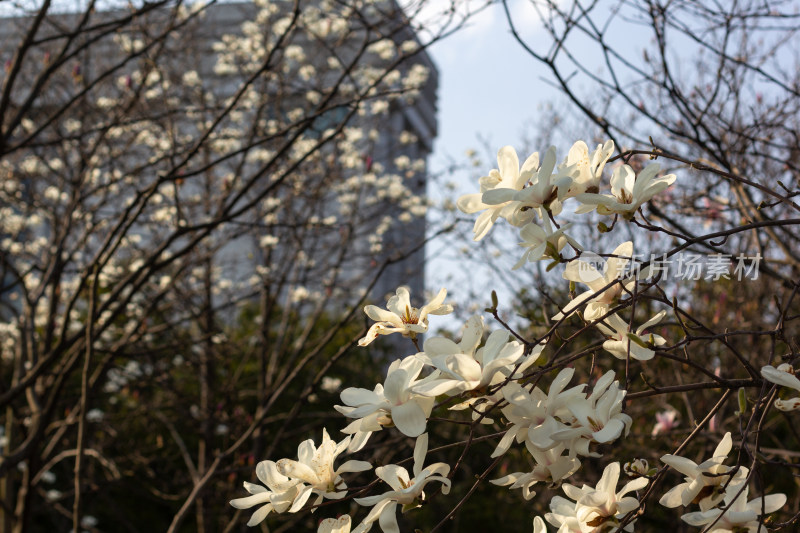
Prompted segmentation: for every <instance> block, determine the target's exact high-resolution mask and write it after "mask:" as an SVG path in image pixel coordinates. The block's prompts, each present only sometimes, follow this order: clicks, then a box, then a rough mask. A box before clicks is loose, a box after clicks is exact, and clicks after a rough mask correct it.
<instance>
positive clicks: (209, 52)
mask: <svg viewBox="0 0 800 533" xmlns="http://www.w3.org/2000/svg"><path fill="white" fill-rule="evenodd" d="M321 3H322V0H311V1H309V2H303V6H304V7H302V9H308V8H314V6H315V5H319V4H321ZM385 3H386V4H389V5H391V6H393V13H394V15H392V17H393V18H394V19H396V20H392V19H391V18H390V19H384V20H385V21H388V23H390V25H391V26H392V29H391V30H390V31H387V32H386V33H387V34H388V35H389V36H390V38H391V39H392V40H393V41H394V42H395V43H396V44H397V45H398V47H399V46H400V44H401V43H403V42H407V41H409V40H414V41H416V35H415V34H414V31H413V29H412V28H411V27H409V25H408V23H407V21H405V20H404V19H405V16H404V14H403V12H402V10H401V8H400V7H399V6H398V5H397V4H396V2H394V0H389V1H388V2H385ZM111 5H113V3H112V4H111ZM274 5H276V6H279V7H278V8H279V9H285V10H289V9H291V8H292V7H293V5H294V4H293V3H291V2H275V4H274ZM337 5H338V4H337ZM159 9H162V8H159ZM163 9H166V8H163ZM258 10H259V7H258V6H257V5H256V4H254V3H250V2H244V3H240V2H231V3H217V4H213V5H210V6H208V7H207V8H206V9H205V13H204V15H203V16H202V17H198V18H197V19H196V21H194V22H193V23H192V24H191V26H187V31H191V32H192V34H191V37H190V38H191V39H192V40H191V41H188V40H187V42H191V44H192V47H193V48H194V50H193V51H192V52H191V53H190V54H189V55H186V56H184V57H172V58H170V57H166V58H165V59H164V61H167V62H171V63H170V68H172V69H176V70H178V71H180V69H181V68H182V69H183V71H184V72H185V71H189V70H196V71H197V72H198V73H199V74H200V77H201V78H202V79H203V85H204V88H208V87H213V92H214V93H215V96H216V97H217V101H218V102H225V101H226V99H227V98H229V97H230V96H232V95H233V93H234V92H235V91H236V90H237V88H238V83H237V82H238V81H240V79H238V80H234V79H231V77H230V76H226V75H225V74H220V73H218V72H217V71H215V52H214V44H215V43H218V42H220V41H221V40H222V39H223V36H226V35H237V34H239V35H240V34H241V33H242V31H243V26H242V25H243V24H245V23H248V22H253V21H255V20H256V14H257V12H258ZM162 11H163V10H162ZM381 13H382V16H384V17H385V16H386V15H385V14H386V11H385V10H384V11H382V12H381ZM81 16H82V15H80V14H77V15H76V14H70V13H61V14H54V15H48V17H47V20H46V21H45V23H44V24H43V26H42V29H41V30H40V32H39V34H37V39H39V40H40V42H44V41H46V38H47V34H48V33H52V34H54V35H55V34H59V33H61V34H63V33H64V32H65V31H68V30H65V28H73V27H76V26H75V24H76V23H77V21H78V20H79V18H80V17H81ZM159 19H160V14H159V10H154V11H153V12H152V13H149V14H148V15H147V17H146V18H144V19H143V20H144V21H149V22H147V24H142V21H140V23H139V24H140V26H147V25H148V24H149V25H150V28H149V30H148V31H151V32H153V33H155V32H157V31H158V28H159ZM21 20H24V19H20V18H14V17H6V18H4V19H0V34H2V35H4V36H7V37H8V38H6V37H4V38H3V42H2V44H0V52H2V60H3V61H4V62H5V61H7V60H8V59H9V58H10V55H9V54H10V53H11V54H13V48H14V47H15V46H16V45H17V44H18V43H19V42H20V40H19V39H18V37H21V36H22V35H23V33H22V32H23V31H24V30H25V28H26V27H27V24H26V23H22V24H20V21H21ZM28 20H30V19H29V18H28ZM97 20H100V21H102V20H103V14H102V13H98V14H96V15H94V16H93V21H94V22H95V24H97V22H96V21H97ZM383 23H384V22H381V21H380V19H376V22H375V27H376V28H378V29H380V25H381V24H383ZM98 26H102V24H98ZM140 29H141V28H140ZM123 30H124V28H123ZM316 45H318V43H314V42H310V41H309V42H308V47H314V46H316ZM349 46H350V45H349V44H348V43H346V42H345V43H337V46H336V48H335V52H336V53H337V54H341V55H344V56H347V54H348V53H350V52H348V47H349ZM9 47H11V49H10V50H9ZM104 47H109V44H108V42H105V43H104V40H102V39H101V40H99V41H98V44H97V46H95V48H94V49H93V50H91V54H89V52H87V55H94V60H96V59H97V58H99V57H100V56H102V55H103V53H104ZM312 52H313V53H312ZM326 53H327V54H331V53H333V50H328V51H327V52H326V51H324V50H321V49H318V48H317V49H314V50H308V51H307V54H306V56H307V57H308V58H309V59H308V60H309V62H310V63H311V64H312V65H313V64H314V63H315V62H322V61H325V60H327V57H330V55H328V56H327V57H326ZM112 54H113V52H112ZM46 60H47V58H45V61H46ZM190 61H196V64H191V65H189V64H186V62H190ZM181 62H184V63H183V64H181ZM414 65H423V66H424V67H426V68H427V70H428V77H427V81H426V83H425V85H424V86H423V87H422V88H421V89H420V90H419V91H418V93H417V96H416V97H415V98H414V99H413V100H409V101H407V102H406V101H404V100H402V99H396V100H392V101H391V103H390V108H389V110H388V112H386V113H385V114H383V115H382V116H381V117H380V118H378V119H376V117H372V116H370V114H369V112H367V114H366V115H363V114H357V115H354V116H353V118H352V119H351V121H350V122H349V123H348V126H349V127H355V128H359V127H361V126H362V122H364V123H365V125H364V127H367V126H366V122H369V121H372V122H373V123H374V122H375V121H376V120H378V121H379V123H380V133H381V135H380V137H379V139H378V140H377V141H376V142H375V143H374V145H372V146H371V148H370V151H369V153H365V154H364V158H365V160H367V161H368V162H369V164H370V165H376V164H379V165H380V166H381V167H382V168H383V170H384V172H385V173H394V174H399V175H402V176H403V181H404V183H403V184H404V185H405V186H406V187H407V188H408V189H409V190H410V191H411V194H413V195H420V196H424V195H425V192H426V181H427V180H426V171H425V170H424V169H419V168H416V169H415V168H409V167H403V168H400V166H401V165H398V164H397V162H398V160H399V159H398V158H400V160H403V158H404V157H406V158H408V160H411V161H415V160H420V159H421V160H426V159H427V157H428V155H429V154H430V152H431V150H432V144H433V141H434V138H435V136H436V133H437V122H436V91H437V87H438V73H437V70H436V67H435V66H434V64H433V62H432V61H431V59H430V57H429V56H428V55H427V53H426V52H425V51H424V50H421V51H419V52H417V53H416V54H414V55H413V56H411V57H410V58H409V59H408V60H406V61H405V62H403V63H401V64H400V65H399V66H398V69H399V70H400V71H401V72H408V71H409V70H410V69H411V68H412V67H413V66H414ZM81 68H83V69H84V70H83V71H82V72H81V71H79V70H77V69H76V70H74V71H73V72H72V75H73V77H80V76H87V77H88V76H90V73H89V72H88V71H89V70H91V69H94V68H97V69H99V68H100V67H99V66H98V67H94V66H93V59H92V58H89V61H84V62H83V63H82V64H81ZM178 79H180V78H178ZM51 88H52V86H51ZM101 91H102V89H101ZM54 98H55V100H58V98H59V97H58V96H56V97H53V96H48V97H46V98H43V99H41V101H42V102H44V103H45V105H50V104H52V103H53V99H54ZM12 100H13V98H12ZM13 105H14V103H13V102H12V108H13ZM306 105H308V104H307V103H306ZM367 109H369V108H367ZM274 111H275V113H284V112H285V109H283V110H281V109H278V108H276V109H275V110H274ZM65 118H67V117H62V118H61V119H60V120H63V119H65ZM319 119H323V120H320V122H321V124H320V130H322V128H323V127H324V126H325V124H324V122H325V120H324V119H325V116H322V117H319ZM330 120H332V121H336V120H338V117H336V116H331V117H330ZM403 132H411V133H412V134H413V136H414V138H415V140H414V141H413V142H405V143H401V142H400V140H399V139H400V137H401V135H402V134H403ZM0 153H1V152H0ZM19 154H20V152H17V154H16V155H17V156H19ZM381 209H382V210H383V212H384V213H385V214H386V215H389V216H393V217H394V215H399V213H400V212H401V209H400V208H399V207H397V206H396V205H393V204H392V202H391V201H384V203H383V205H382V206H381ZM425 232H426V222H425V216H424V215H422V216H419V217H416V218H413V219H411V220H407V219H406V221H404V222H403V223H393V224H392V225H391V226H390V228H389V229H388V230H387V231H386V232H385V233H384V234H383V239H382V242H381V246H380V247H379V248H380V249H379V250H377V251H371V250H370V245H369V242H364V243H363V245H358V246H361V250H362V252H363V258H364V259H363V261H362V263H363V270H362V268H361V267H358V268H350V269H349V272H348V273H346V274H345V275H344V277H346V278H350V279H351V280H361V283H362V287H364V284H366V283H368V282H369V281H371V279H372V277H373V276H372V275H371V274H372V273H373V272H374V271H375V269H377V268H379V267H380V266H381V265H382V264H383V263H384V262H385V261H387V260H392V259H394V258H395V257H398V256H400V255H403V254H405V253H407V251H408V250H410V249H413V248H414V247H418V248H419V249H417V250H416V251H415V252H413V253H411V254H410V255H408V257H406V258H405V259H403V260H401V261H397V262H391V264H389V265H388V266H387V268H386V270H385V271H384V273H383V275H382V276H381V278H380V279H379V280H378V282H377V283H376V284H375V286H374V287H373V289H372V290H371V293H370V295H369V300H371V301H372V302H373V303H375V304H377V305H381V306H383V304H384V303H385V298H386V296H387V295H389V294H393V293H394V291H395V289H396V288H397V286H399V285H408V286H409V287H410V288H411V291H412V298H413V300H414V302H413V303H414V305H421V304H422V303H423V301H424V300H423V299H424V294H423V290H424V287H425V280H424V264H425V250H424V247H420V243H421V242H422V241H423V239H424V238H425ZM246 240H248V239H243V238H241V236H239V237H236V238H234V239H232V241H231V244H230V245H229V246H227V247H225V248H223V249H222V250H220V252H221V253H220V255H221V256H223V257H226V259H225V260H224V263H225V264H228V265H231V267H230V268H234V269H242V270H241V271H239V272H236V274H235V275H234V276H232V277H237V278H239V279H244V278H245V277H246V276H247V274H248V272H247V270H248V269H250V270H252V269H251V267H243V266H242V265H243V264H244V262H243V261H241V260H237V258H241V257H242V255H243V254H249V255H250V256H252V255H253V254H254V253H255V254H256V255H258V254H259V253H261V251H259V246H258V244H257V243H255V244H254V243H253V239H252V236H250V237H249V244H247V243H245V241H246ZM256 241H257V239H256ZM365 241H366V240H365ZM278 246H280V245H278ZM253 248H255V251H254V250H253ZM328 251H329V250H324V252H328ZM310 253H313V252H310ZM277 255H278V256H280V254H277ZM359 255H361V254H359ZM278 260H280V259H278ZM351 267H352V265H351ZM355 285H356V286H357V284H355Z"/></svg>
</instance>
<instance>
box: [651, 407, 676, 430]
mask: <svg viewBox="0 0 800 533" xmlns="http://www.w3.org/2000/svg"><path fill="white" fill-rule="evenodd" d="M677 416H678V411H676V410H675V409H667V410H666V411H661V412H660V413H656V425H655V426H653V432H652V433H651V434H650V435H651V436H653V437H655V436H656V435H658V434H659V433H666V432H667V431H669V430H670V429H672V428H674V427H675V426H677V425H678V424H677V423H676V422H675V419H676V418H677Z"/></svg>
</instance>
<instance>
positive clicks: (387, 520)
mask: <svg viewBox="0 0 800 533" xmlns="http://www.w3.org/2000/svg"><path fill="white" fill-rule="evenodd" d="M396 509H397V504H396V503H394V502H390V503H389V505H387V506H386V507H384V508H383V511H381V515H380V517H379V518H378V524H379V525H380V526H381V529H382V530H383V533H400V527H399V526H398V525H397V512H396Z"/></svg>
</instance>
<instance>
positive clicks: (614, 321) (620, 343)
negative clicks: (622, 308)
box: [597, 311, 667, 361]
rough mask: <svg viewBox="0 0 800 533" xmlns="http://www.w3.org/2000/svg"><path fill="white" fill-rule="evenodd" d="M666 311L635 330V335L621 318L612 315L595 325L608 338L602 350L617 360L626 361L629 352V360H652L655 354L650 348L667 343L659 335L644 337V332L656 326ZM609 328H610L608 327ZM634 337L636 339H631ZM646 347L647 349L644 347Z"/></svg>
mask: <svg viewBox="0 0 800 533" xmlns="http://www.w3.org/2000/svg"><path fill="white" fill-rule="evenodd" d="M666 314H667V312H666V311H661V312H660V313H658V314H657V315H656V316H654V317H653V318H651V319H650V320H648V321H647V322H645V323H644V324H642V325H641V326H639V327H638V328H637V329H636V333H631V332H629V331H628V323H627V322H625V321H624V320H622V318H621V317H620V316H619V315H617V314H613V315H610V316H607V317H606V318H604V319H603V321H602V322H598V323H597V327H598V328H599V329H600V331H602V332H603V333H604V334H605V335H607V336H608V337H609V338H608V340H607V341H605V342H604V343H603V348H604V349H605V350H607V351H608V352H610V353H611V354H612V355H613V356H614V357H616V358H617V359H623V360H625V359H627V358H628V353H629V352H630V354H631V358H633V359H638V360H639V361H649V360H650V359H652V358H653V357H654V356H655V354H656V352H655V351H653V350H652V349H651V348H652V347H655V346H662V345H664V344H666V343H667V341H666V340H665V339H664V337H662V336H661V335H655V334H652V333H651V334H649V335H645V331H646V330H647V328H649V327H650V326H653V325H655V324H658V323H659V322H661V319H662V318H664V317H665V316H666ZM608 326H611V327H608ZM632 336H635V337H636V339H638V342H637V341H636V340H633V342H631V341H632V339H631V337H632ZM645 346H647V347H645Z"/></svg>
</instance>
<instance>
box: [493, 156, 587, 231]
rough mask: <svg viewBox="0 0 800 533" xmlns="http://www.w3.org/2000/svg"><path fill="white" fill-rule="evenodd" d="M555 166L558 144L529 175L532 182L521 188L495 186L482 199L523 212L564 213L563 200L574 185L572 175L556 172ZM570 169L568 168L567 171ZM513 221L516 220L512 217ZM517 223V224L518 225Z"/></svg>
mask: <svg viewBox="0 0 800 533" xmlns="http://www.w3.org/2000/svg"><path fill="white" fill-rule="evenodd" d="M555 166H556V147H555V146H551V147H550V148H548V150H547V152H546V153H545V155H544V159H543V160H542V165H541V166H540V167H539V168H537V169H535V170H534V171H533V172H532V173H531V175H530V177H529V180H530V185H528V186H527V187H523V188H522V190H513V189H501V188H496V189H493V190H491V191H486V192H485V193H484V194H483V202H484V203H485V204H488V205H506V204H509V203H510V204H511V205H514V206H515V209H519V210H521V211H522V212H526V211H529V210H536V209H543V210H545V211H549V212H551V213H553V214H554V215H557V214H559V213H560V212H561V200H562V199H563V198H564V195H565V194H566V193H567V191H568V190H569V187H570V185H572V178H570V177H569V176H568V175H565V174H556V175H555V176H554V175H553V169H554V168H555ZM568 171H569V169H565V172H568ZM509 222H511V223H512V224H513V223H514V221H512V220H509ZM515 225H516V224H515Z"/></svg>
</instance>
